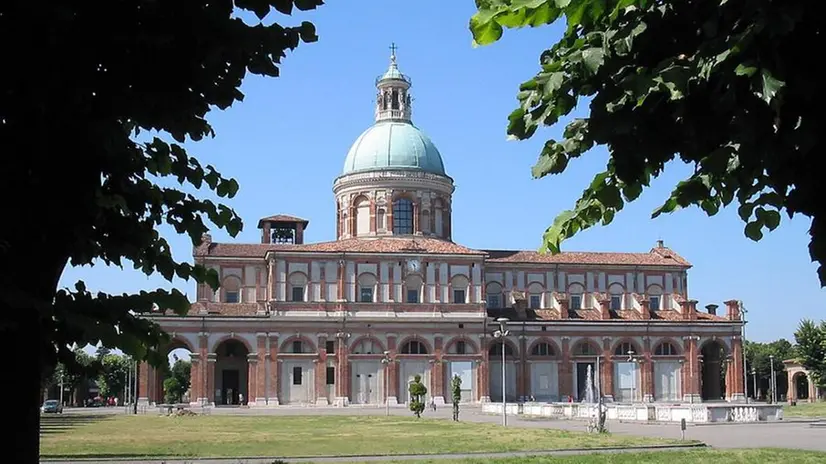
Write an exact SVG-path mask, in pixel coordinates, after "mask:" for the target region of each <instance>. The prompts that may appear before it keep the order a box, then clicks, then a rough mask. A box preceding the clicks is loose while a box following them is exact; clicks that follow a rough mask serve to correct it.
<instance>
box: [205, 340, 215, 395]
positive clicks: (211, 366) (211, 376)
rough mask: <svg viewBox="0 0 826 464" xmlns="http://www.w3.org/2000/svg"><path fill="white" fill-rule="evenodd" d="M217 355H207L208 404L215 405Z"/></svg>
mask: <svg viewBox="0 0 826 464" xmlns="http://www.w3.org/2000/svg"><path fill="white" fill-rule="evenodd" d="M215 357H216V354H215V353H209V354H208V355H207V370H206V376H207V380H206V386H207V394H206V397H207V403H208V404H211V405H213V406H214V405H215Z"/></svg>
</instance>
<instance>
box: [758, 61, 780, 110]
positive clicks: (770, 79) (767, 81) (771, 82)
mask: <svg viewBox="0 0 826 464" xmlns="http://www.w3.org/2000/svg"><path fill="white" fill-rule="evenodd" d="M760 76H761V78H762V82H763V87H762V90H761V92H760V98H762V99H763V101H764V102H766V103H769V104H770V103H771V102H772V100H774V97H776V96H777V93H778V92H779V91H780V89H782V88H783V87H784V86H785V85H786V83H785V82H783V81H781V80H779V79H776V78H775V77H774V76H772V75H771V73H770V72H769V71H768V70H767V69H761V70H760Z"/></svg>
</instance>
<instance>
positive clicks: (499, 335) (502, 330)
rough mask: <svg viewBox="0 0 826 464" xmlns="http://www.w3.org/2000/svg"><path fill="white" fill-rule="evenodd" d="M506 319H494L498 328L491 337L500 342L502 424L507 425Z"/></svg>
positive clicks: (508, 333)
mask: <svg viewBox="0 0 826 464" xmlns="http://www.w3.org/2000/svg"><path fill="white" fill-rule="evenodd" d="M509 320H510V319H508V318H507V317H500V318H499V319H496V322H498V323H499V330H497V331H496V332H493V338H496V339H499V340H500V341H501V343H502V426H503V427H507V426H508V409H507V406H508V402H507V397H506V396H505V385H507V384H506V380H507V379H506V378H505V337H507V336H508V335H510V331H509V330H508V327H507V325H508V321H509Z"/></svg>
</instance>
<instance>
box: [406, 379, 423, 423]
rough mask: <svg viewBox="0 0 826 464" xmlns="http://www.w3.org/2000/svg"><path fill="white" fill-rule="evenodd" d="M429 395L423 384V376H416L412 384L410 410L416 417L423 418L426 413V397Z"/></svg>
mask: <svg viewBox="0 0 826 464" xmlns="http://www.w3.org/2000/svg"><path fill="white" fill-rule="evenodd" d="M426 394H427V387H425V386H424V384H423V383H422V376H421V375H419V374H416V375H415V376H414V377H413V381H412V382H410V410H411V411H413V414H415V415H416V417H417V418H418V417H422V412H424V396H425V395H426Z"/></svg>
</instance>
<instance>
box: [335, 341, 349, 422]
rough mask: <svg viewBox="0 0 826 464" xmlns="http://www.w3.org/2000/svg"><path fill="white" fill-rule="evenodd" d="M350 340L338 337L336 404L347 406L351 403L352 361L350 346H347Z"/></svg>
mask: <svg viewBox="0 0 826 464" xmlns="http://www.w3.org/2000/svg"><path fill="white" fill-rule="evenodd" d="M348 340H349V338H348V337H337V338H336V388H335V390H336V399H335V404H336V406H347V405H348V404H350V394H349V390H350V389H349V383H350V372H349V371H350V369H349V367H350V361H349V356H348V352H349V348H348V346H347V343H348Z"/></svg>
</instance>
